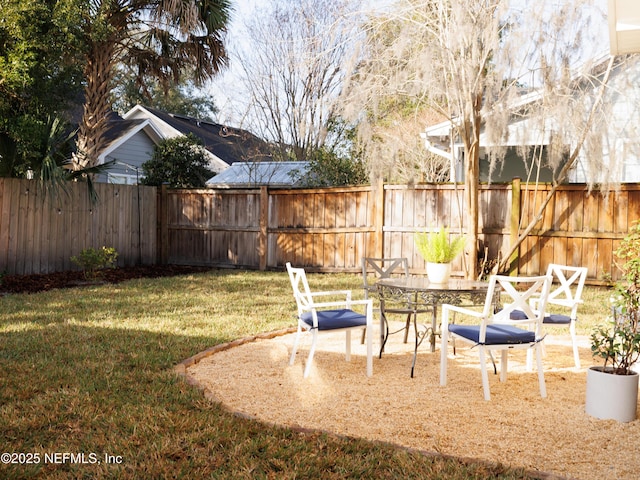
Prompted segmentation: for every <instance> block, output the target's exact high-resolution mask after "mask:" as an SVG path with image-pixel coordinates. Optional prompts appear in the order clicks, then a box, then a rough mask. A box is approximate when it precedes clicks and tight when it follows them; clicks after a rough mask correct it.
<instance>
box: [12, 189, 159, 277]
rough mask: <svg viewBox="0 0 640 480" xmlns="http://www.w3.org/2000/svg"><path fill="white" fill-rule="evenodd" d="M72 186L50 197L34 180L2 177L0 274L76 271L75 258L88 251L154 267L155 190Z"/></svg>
mask: <svg viewBox="0 0 640 480" xmlns="http://www.w3.org/2000/svg"><path fill="white" fill-rule="evenodd" d="M95 189H96V191H97V194H98V202H97V203H95V204H92V203H91V201H90V199H89V196H88V191H87V185H86V183H81V182H80V183H68V184H67V185H66V187H65V191H62V190H60V191H59V192H58V193H57V194H56V195H55V196H51V195H46V194H45V192H44V191H43V190H42V188H41V187H40V185H39V182H37V181H35V180H21V179H11V178H0V272H6V273H15V274H31V273H49V272H57V271H64V270H74V269H78V267H77V266H76V265H74V264H73V263H72V262H71V257H72V256H74V255H77V254H78V253H80V252H81V251H82V250H83V249H85V248H100V247H102V246H107V247H114V248H115V249H116V250H117V252H118V265H119V266H130V265H136V264H153V263H155V262H156V253H157V248H156V246H157V244H156V241H157V234H156V232H157V223H156V222H157V212H156V188H154V187H144V186H127V185H110V184H96V185H95Z"/></svg>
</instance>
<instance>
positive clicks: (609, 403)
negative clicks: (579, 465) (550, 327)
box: [586, 222, 640, 421]
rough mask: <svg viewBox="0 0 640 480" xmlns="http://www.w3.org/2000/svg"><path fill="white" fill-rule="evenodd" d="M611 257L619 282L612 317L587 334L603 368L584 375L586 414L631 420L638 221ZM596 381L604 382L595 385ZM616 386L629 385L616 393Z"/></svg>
mask: <svg viewBox="0 0 640 480" xmlns="http://www.w3.org/2000/svg"><path fill="white" fill-rule="evenodd" d="M615 255H616V258H617V259H618V260H619V261H620V262H621V263H620V264H619V267H620V269H621V270H622V273H623V279H622V281H620V282H618V283H617V284H616V294H615V295H614V296H613V297H612V311H613V316H612V318H610V320H609V322H608V324H607V325H601V326H598V327H596V328H595V329H594V330H593V332H592V333H591V354H592V355H593V356H594V357H598V358H601V359H602V360H603V362H604V365H603V366H601V367H591V368H590V369H589V371H588V372H587V400H586V411H587V413H588V414H590V415H593V416H595V417H598V418H613V419H616V420H620V421H631V420H633V419H634V418H635V417H636V407H637V400H638V374H637V373H636V372H634V371H633V370H632V369H631V367H632V366H633V364H634V363H636V362H637V361H638V360H639V359H640V222H636V223H635V224H634V225H633V226H632V227H631V229H630V231H629V234H628V235H627V236H626V237H625V238H624V239H623V241H622V242H621V244H620V247H619V248H618V250H616V252H615ZM603 375H604V377H602V376H603ZM606 377H608V378H606ZM596 379H597V381H602V382H606V383H604V384H602V385H600V384H599V385H598V386H595V385H594V384H593V382H594V381H596ZM619 383H628V384H629V385H627V386H624V387H621V388H623V389H624V390H623V391H620V392H618V391H617V390H615V389H616V388H617V384H619Z"/></svg>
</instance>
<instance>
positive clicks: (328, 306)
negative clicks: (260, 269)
mask: <svg viewBox="0 0 640 480" xmlns="http://www.w3.org/2000/svg"><path fill="white" fill-rule="evenodd" d="M287 272H288V273H289V280H291V286H292V288H293V296H294V297H295V299H296V304H297V307H298V315H297V317H298V331H297V333H296V337H295V341H294V344H293V350H292V352H291V358H290V359H289V365H293V363H294V361H295V358H296V352H297V350H298V343H299V341H300V336H301V334H302V331H303V330H304V331H306V332H308V333H310V334H311V338H312V340H311V348H310V349H309V356H308V357H307V364H306V366H305V369H304V377H305V378H306V377H308V376H309V372H310V371H311V363H312V362H313V356H314V353H315V351H316V346H317V343H318V334H319V333H325V332H336V331H344V332H345V335H346V346H345V348H346V355H345V356H346V360H347V361H349V360H350V359H351V331H352V330H354V329H363V328H364V329H366V343H367V347H366V348H367V376H368V377H370V376H371V375H373V342H372V328H371V327H372V325H373V323H372V322H373V300H351V291H350V290H335V291H324V292H311V289H310V288H309V283H308V281H307V276H306V274H305V271H304V269H303V268H294V267H292V266H291V263H289V262H287ZM318 297H325V298H327V299H329V300H330V301H324V302H318V301H317V300H316V298H318ZM338 297H342V298H343V299H342V300H333V299H335V298H338ZM355 306H360V308H361V309H362V310H363V311H364V313H359V312H358V311H355V310H353V307H355ZM337 307H341V308H337Z"/></svg>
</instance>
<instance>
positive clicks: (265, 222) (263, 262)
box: [258, 186, 269, 270]
mask: <svg viewBox="0 0 640 480" xmlns="http://www.w3.org/2000/svg"><path fill="white" fill-rule="evenodd" d="M268 227H269V190H267V187H266V186H262V187H260V230H259V231H258V257H259V260H260V270H266V269H267V250H268V248H267V242H268Z"/></svg>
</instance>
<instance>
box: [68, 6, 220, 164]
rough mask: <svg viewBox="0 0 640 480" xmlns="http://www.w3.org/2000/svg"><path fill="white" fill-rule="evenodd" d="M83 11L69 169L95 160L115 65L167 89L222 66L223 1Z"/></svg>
mask: <svg viewBox="0 0 640 480" xmlns="http://www.w3.org/2000/svg"><path fill="white" fill-rule="evenodd" d="M88 2H89V5H88V10H87V11H86V13H85V15H84V23H83V32H84V36H85V42H86V45H87V49H86V64H85V67H84V78H85V82H86V84H85V103H84V111H83V116H82V120H81V122H80V126H79V131H78V144H77V147H78V152H79V154H78V155H76V157H75V158H74V160H73V168H74V169H82V168H84V167H91V166H94V165H95V164H96V163H97V159H98V153H99V151H100V150H101V148H102V146H103V143H104V136H105V133H106V131H107V129H108V117H109V113H110V111H111V102H110V93H111V87H112V80H113V78H114V76H115V74H116V68H117V66H118V65H121V64H125V65H127V66H129V67H130V68H132V69H134V70H135V71H136V72H137V76H136V80H137V81H138V82H140V84H141V85H142V84H144V79H145V78H155V79H157V80H159V81H160V83H161V84H162V85H164V86H166V87H167V88H168V86H169V84H170V83H171V82H174V83H177V82H179V81H180V79H181V78H182V77H184V75H185V74H186V73H187V72H193V76H194V78H193V80H194V81H195V82H196V84H201V83H202V82H203V81H204V80H207V79H209V78H211V77H213V75H215V74H216V73H217V72H218V71H220V69H221V68H222V67H224V66H226V64H227V53H226V50H225V47H224V44H223V36H224V34H225V32H226V29H227V24H228V21H229V15H230V11H231V6H230V2H229V0H88Z"/></svg>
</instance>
